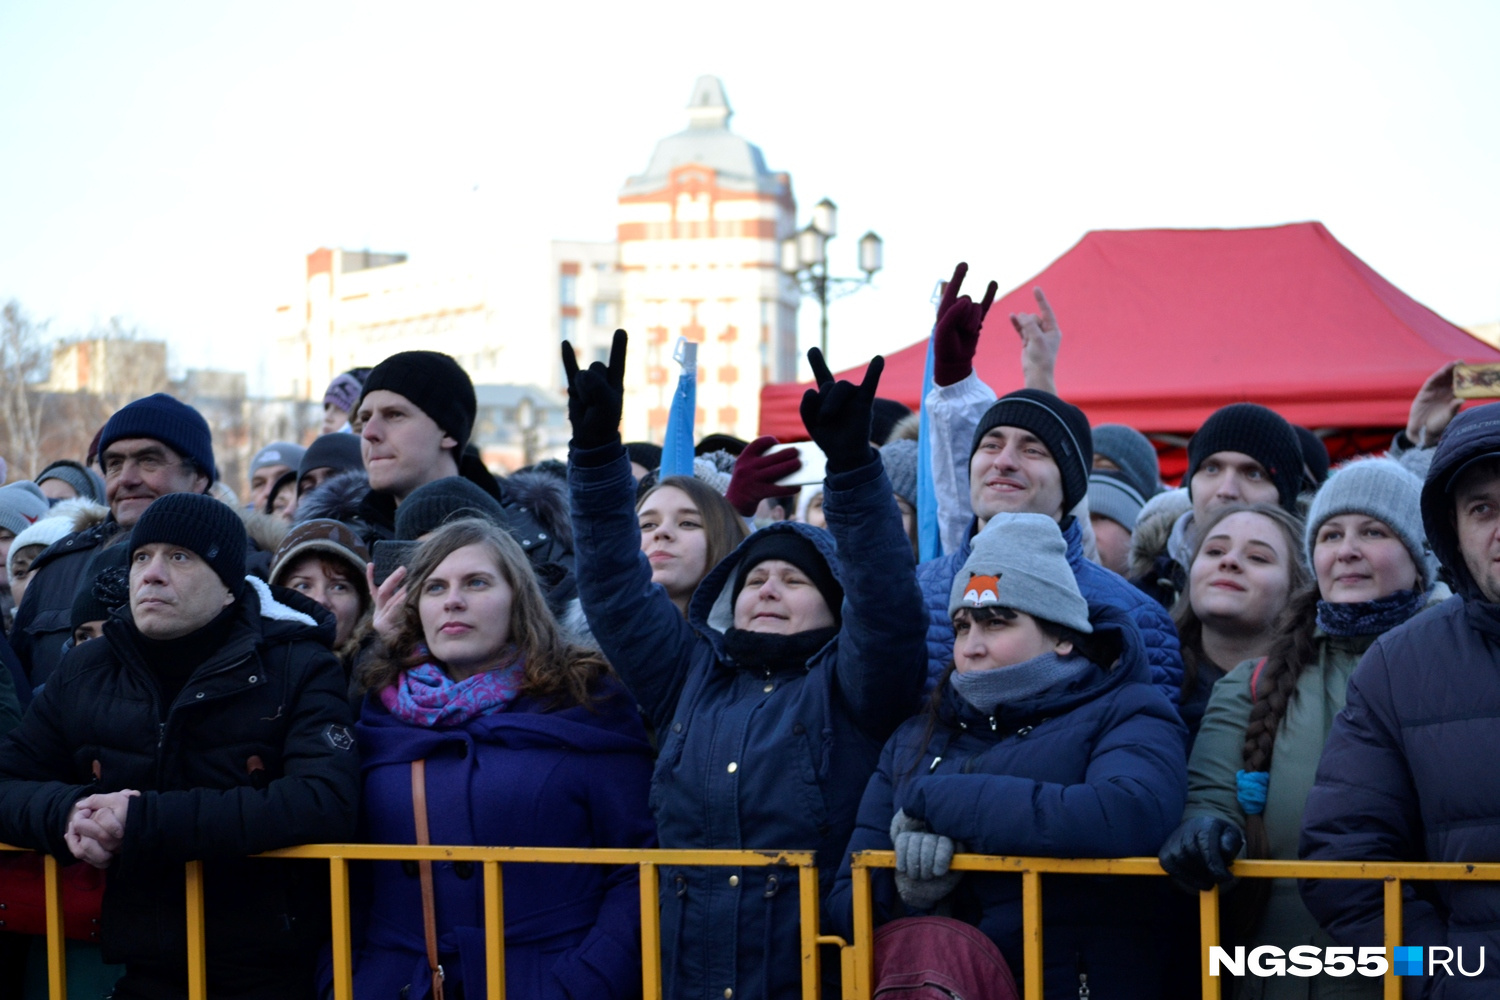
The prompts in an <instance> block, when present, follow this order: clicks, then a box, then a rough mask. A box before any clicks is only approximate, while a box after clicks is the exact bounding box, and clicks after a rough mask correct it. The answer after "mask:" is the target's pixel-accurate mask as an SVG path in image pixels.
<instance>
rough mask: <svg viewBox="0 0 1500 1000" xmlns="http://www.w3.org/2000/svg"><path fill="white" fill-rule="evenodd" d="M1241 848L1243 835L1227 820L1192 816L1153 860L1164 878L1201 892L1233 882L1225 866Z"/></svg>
mask: <svg viewBox="0 0 1500 1000" xmlns="http://www.w3.org/2000/svg"><path fill="white" fill-rule="evenodd" d="M1244 844H1245V835H1244V834H1243V833H1241V832H1240V828H1239V827H1237V826H1235V825H1234V824H1233V823H1231V822H1229V821H1228V820H1223V819H1220V818H1219V817H1217V816H1193V817H1191V818H1189V819H1185V820H1183V821H1182V825H1181V826H1179V827H1178V828H1177V829H1176V830H1174V831H1173V832H1172V835H1171V836H1170V837H1168V838H1167V842H1166V843H1165V844H1163V845H1162V847H1161V853H1160V854H1159V855H1158V856H1157V859H1158V860H1159V861H1160V862H1161V866H1162V868H1163V869H1165V870H1166V872H1167V874H1169V875H1171V876H1172V877H1173V878H1175V879H1177V880H1178V881H1179V882H1181V883H1183V884H1184V885H1188V886H1191V887H1193V888H1194V889H1197V890H1198V891H1199V892H1202V891H1203V890H1205V889H1212V888H1213V887H1214V886H1215V885H1216V884H1217V885H1222V884H1223V883H1225V882H1229V881H1232V880H1233V879H1234V876H1233V875H1232V874H1230V872H1229V862H1231V861H1233V860H1234V858H1235V855H1237V854H1239V853H1240V848H1241V847H1243V846H1244Z"/></svg>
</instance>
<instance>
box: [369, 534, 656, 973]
mask: <svg viewBox="0 0 1500 1000" xmlns="http://www.w3.org/2000/svg"><path fill="white" fill-rule="evenodd" d="M403 612H404V614H403V617H402V619H401V621H400V627H399V628H398V629H397V630H396V632H395V636H394V638H393V639H392V640H391V641H390V642H389V643H388V644H387V647H386V650H385V655H383V656H379V657H376V658H374V659H372V660H371V661H370V662H368V663H366V664H364V665H362V666H361V668H360V670H359V673H358V675H357V680H358V682H359V684H360V686H361V687H362V688H363V690H364V691H365V692H366V695H365V701H364V705H363V709H362V711H361V714H360V720H359V722H358V724H357V725H356V727H355V732H356V736H357V738H358V740H359V745H360V752H361V754H362V756H363V766H364V785H363V799H362V812H361V821H362V832H363V834H364V836H365V838H366V839H368V840H370V841H372V842H375V843H386V844H410V843H413V842H417V843H423V842H426V843H433V844H481V845H492V846H528V847H650V846H654V845H655V828H654V826H653V824H652V822H651V816H650V812H649V810H648V808H647V794H648V788H649V783H650V777H651V767H652V755H651V747H650V745H649V743H648V742H647V740H646V735H645V731H644V728H643V726H642V724H641V720H640V716H639V713H638V712H637V710H636V707H635V703H634V701H633V700H632V699H631V698H629V697H628V696H626V694H625V693H624V689H623V688H622V687H621V685H620V683H619V682H618V681H617V680H616V679H615V678H614V676H613V675H612V674H611V672H610V669H609V666H608V664H607V663H606V662H605V661H604V659H603V658H602V657H601V656H600V655H599V654H598V653H596V652H592V651H590V650H586V649H582V648H580V647H577V646H574V645H572V644H570V643H569V642H568V641H566V639H564V637H563V636H562V635H561V633H560V632H559V630H558V626H557V622H556V621H555V620H554V618H553V617H552V613H551V612H550V611H549V610H548V608H547V604H546V601H545V599H544V598H543V596H542V593H541V589H540V587H539V585H538V584H537V582H536V579H535V577H534V576H533V574H532V572H531V568H530V565H529V563H528V561H527V558H526V555H525V553H524V552H522V550H521V547H520V545H519V544H517V543H516V541H515V540H514V539H513V538H511V537H510V535H509V534H507V533H506V532H505V531H504V530H503V529H501V528H499V527H498V526H496V525H494V524H492V523H490V522H488V521H484V520H480V519H477V518H473V519H465V520H460V521H455V522H453V523H450V524H448V525H445V526H444V527H442V528H440V529H438V531H437V532H435V533H434V534H433V535H432V536H430V537H429V538H428V539H427V540H426V541H424V542H423V543H422V546H421V548H419V549H418V550H417V552H416V554H415V556H414V557H413V559H412V562H411V565H410V585H409V586H408V587H407V595H406V599H405V601H404V602H403ZM476 874H477V873H476V872H475V871H474V866H472V865H469V864H466V863H462V862H455V863H437V862H434V863H427V862H423V863H420V864H418V865H416V866H410V865H405V864H402V863H398V862H375V863H373V864H372V865H371V870H370V878H369V882H368V893H367V895H366V905H363V906H361V907H359V908H358V917H357V919H359V920H360V922H361V924H362V925H363V931H362V934H361V935H360V938H359V940H358V941H357V942H356V949H355V968H354V985H355V995H356V996H357V997H360V998H365V997H369V998H376V997H379V998H385V997H396V996H405V995H410V996H413V997H422V996H426V995H428V991H429V989H430V988H432V986H433V985H434V981H435V980H438V981H441V980H446V983H447V988H448V990H454V988H455V986H456V985H457V984H462V985H461V987H460V988H461V989H462V991H463V992H462V993H461V994H459V995H462V996H464V997H467V998H468V1000H475V998H478V997H482V996H484V983H485V922H484V880H483V879H481V878H477V877H475V876H476ZM637 892H638V888H637V874H636V869H635V868H634V867H633V866H620V867H608V866H600V865H556V866H554V865H530V864H517V865H512V866H509V867H507V868H506V870H505V900H504V902H505V913H506V918H507V919H506V922H505V938H506V940H505V979H506V989H507V993H508V995H510V996H524V997H557V998H562V997H578V996H589V997H630V996H635V995H638V993H639V988H640V981H641V979H640V975H641V973H640V941H639V936H640V909H639V907H640V903H639V899H638V896H637ZM424 896H426V897H428V898H429V899H431V901H432V903H431V906H428V907H424V905H423V898H424ZM450 995H454V994H451V993H450Z"/></svg>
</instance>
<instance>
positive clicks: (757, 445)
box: [724, 434, 802, 517]
mask: <svg viewBox="0 0 1500 1000" xmlns="http://www.w3.org/2000/svg"><path fill="white" fill-rule="evenodd" d="M775 446H776V439H775V438H773V437H771V436H770V435H769V434H768V435H766V436H765V437H758V438H756V439H755V440H754V441H751V442H750V443H749V444H747V445H745V450H744V451H742V452H740V457H739V458H737V459H735V460H734V474H733V475H732V476H730V477H729V489H727V490H725V491H724V499H725V500H728V501H729V506H731V507H733V508H734V509H735V510H737V511H738V512H739V514H740V516H741V517H754V516H755V508H757V507H759V506H760V502H761V501H762V500H765V499H767V498H768V497H789V496H793V495H794V494H796V492H797V487H795V486H777V485H776V480H778V479H783V478H785V477H787V476H790V475H791V474H792V473H794V472H796V471H797V470H798V469H800V468H802V459H800V458H798V457H797V449H796V448H788V449H786V450H785V451H778V452H777V453H776V454H774V455H767V454H766V452H767V451H768V450H769V449H771V448H774V447H775Z"/></svg>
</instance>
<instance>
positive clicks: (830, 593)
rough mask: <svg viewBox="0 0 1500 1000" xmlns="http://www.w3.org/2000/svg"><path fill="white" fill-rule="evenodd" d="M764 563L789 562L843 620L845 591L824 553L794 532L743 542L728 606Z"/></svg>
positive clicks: (770, 533) (761, 534)
mask: <svg viewBox="0 0 1500 1000" xmlns="http://www.w3.org/2000/svg"><path fill="white" fill-rule="evenodd" d="M767 559H780V560H782V561H783V562H789V563H791V564H792V565H793V566H795V567H797V568H798V569H800V570H801V571H802V572H804V573H806V574H807V578H808V579H809V580H811V581H812V584H813V586H814V587H817V588H818V593H820V594H822V595H823V600H824V601H826V602H828V610H830V611H832V612H833V617H834V618H835V619H840V618H842V616H843V614H842V610H841V609H842V608H843V606H844V588H843V587H842V586H840V585H839V581H838V578H837V577H835V576H834V575H833V570H832V569H831V568H829V565H828V560H827V559H824V558H823V553H821V552H819V551H818V547H817V546H816V545H814V544H813V543H812V541H810V540H809V539H807V538H804V537H802V535H801V534H800V533H799V532H798V531H797V530H796V529H792V530H790V531H788V530H787V529H785V528H783V529H780V530H777V531H770V530H761V531H757V532H756V533H755V534H753V535H751V536H750V538H749V539H747V540H746V542H745V544H744V545H743V546H741V548H740V564H739V566H737V567H735V571H734V589H733V590H732V591H730V594H729V597H730V601H731V603H732V602H734V601H737V600H739V597H740V591H741V590H744V589H745V580H746V578H747V577H749V576H750V571H751V570H752V569H754V568H755V567H756V566H757V565H759V564H760V563H763V562H765V561H766V560H767Z"/></svg>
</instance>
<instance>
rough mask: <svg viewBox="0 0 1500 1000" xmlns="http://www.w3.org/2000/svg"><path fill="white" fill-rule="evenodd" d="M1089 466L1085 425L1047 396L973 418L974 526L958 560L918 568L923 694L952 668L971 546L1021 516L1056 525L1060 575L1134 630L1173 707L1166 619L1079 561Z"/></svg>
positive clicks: (1005, 402) (1178, 661)
mask: <svg viewBox="0 0 1500 1000" xmlns="http://www.w3.org/2000/svg"><path fill="white" fill-rule="evenodd" d="M1093 457H1094V445H1093V436H1092V433H1091V431H1090V429H1089V422H1088V418H1087V417H1085V416H1084V414H1083V411H1082V410H1080V409H1079V408H1078V407H1076V406H1073V405H1072V404H1071V403H1067V402H1064V401H1063V400H1061V399H1058V398H1057V397H1056V396H1054V395H1053V394H1052V393H1050V392H1044V391H1043V390H1041V389H1017V390H1016V391H1015V392H1012V393H1009V394H1007V395H1005V396H1002V397H1000V399H998V400H996V402H995V403H994V405H993V406H991V407H990V408H989V409H988V410H986V411H985V412H984V414H983V416H981V417H980V418H979V422H978V424H977V425H976V426H975V428H974V436H973V439H972V443H971V445H970V450H969V466H968V486H969V503H970V506H971V508H972V509H973V511H974V521H973V523H972V525H971V527H970V530H969V532H968V533H967V535H966V536H965V538H964V540H963V543H962V544H961V545H960V546H959V547H958V549H957V550H955V551H953V552H950V553H945V554H944V555H942V556H939V557H938V558H936V559H930V560H928V561H927V562H925V563H923V564H922V565H920V566H918V567H917V582H918V583H920V584H921V586H922V595H923V598H924V599H925V600H926V603H927V611H928V628H927V648H928V661H927V667H928V675H929V680H928V690H931V688H932V687H933V685H935V684H936V683H937V678H938V677H939V676H940V675H941V674H942V672H943V669H944V667H946V666H947V663H948V661H949V660H950V659H952V658H953V621H952V619H951V618H950V617H949V615H948V595H949V589H950V588H951V586H952V584H953V577H954V574H956V573H957V572H958V571H959V569H960V568H961V567H962V566H963V564H964V561H965V560H967V559H968V557H969V554H970V553H971V552H972V547H973V539H974V536H975V535H977V534H978V533H979V532H982V531H983V530H984V527H985V525H986V524H988V523H989V521H990V519H991V518H993V517H995V516H996V515H997V514H1027V513H1029V514H1043V515H1045V516H1047V517H1050V518H1052V520H1054V521H1056V522H1057V523H1058V526H1059V527H1060V528H1061V529H1062V535H1063V539H1064V540H1065V541H1066V542H1067V546H1068V550H1067V554H1068V565H1069V566H1071V567H1072V569H1073V575H1074V576H1075V578H1076V579H1077V582H1078V588H1079V590H1081V591H1082V592H1083V596H1084V597H1085V598H1086V599H1087V600H1088V601H1089V603H1091V604H1105V605H1110V606H1112V607H1115V608H1117V609H1119V610H1120V611H1123V612H1125V613H1126V614H1128V615H1129V616H1130V617H1131V619H1132V620H1133V621H1134V622H1135V624H1136V627H1137V628H1139V629H1140V631H1141V634H1142V637H1143V638H1144V639H1145V643H1146V650H1147V659H1148V660H1149V662H1150V664H1151V676H1152V680H1153V682H1154V683H1155V684H1156V685H1157V686H1158V687H1160V688H1161V689H1162V690H1163V692H1165V693H1167V694H1168V696H1169V697H1170V698H1171V700H1172V702H1173V703H1174V704H1175V703H1176V700H1177V690H1178V688H1179V687H1180V685H1181V682H1182V654H1181V652H1180V651H1179V648H1178V643H1177V631H1176V629H1174V628H1173V627H1172V622H1171V619H1169V618H1168V617H1167V615H1166V612H1165V611H1164V610H1163V609H1162V608H1161V606H1160V605H1158V604H1156V602H1154V601H1152V600H1151V599H1150V598H1149V597H1147V596H1146V595H1145V594H1143V593H1141V592H1140V591H1139V590H1137V589H1136V588H1135V587H1132V586H1131V585H1130V584H1129V583H1128V582H1126V581H1125V579H1124V578H1123V577H1121V576H1119V575H1118V574H1116V573H1112V572H1110V571H1109V570H1107V569H1105V568H1104V567H1102V566H1100V565H1098V564H1097V563H1093V562H1090V561H1089V560H1088V559H1086V558H1084V554H1083V535H1082V528H1081V526H1080V525H1079V523H1078V518H1076V517H1074V516H1073V515H1072V514H1071V511H1072V510H1073V509H1074V508H1075V507H1077V506H1078V504H1079V503H1080V502H1081V501H1082V500H1083V499H1084V497H1085V495H1086V494H1087V492H1088V480H1089V469H1090V467H1091V466H1092V464H1093Z"/></svg>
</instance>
